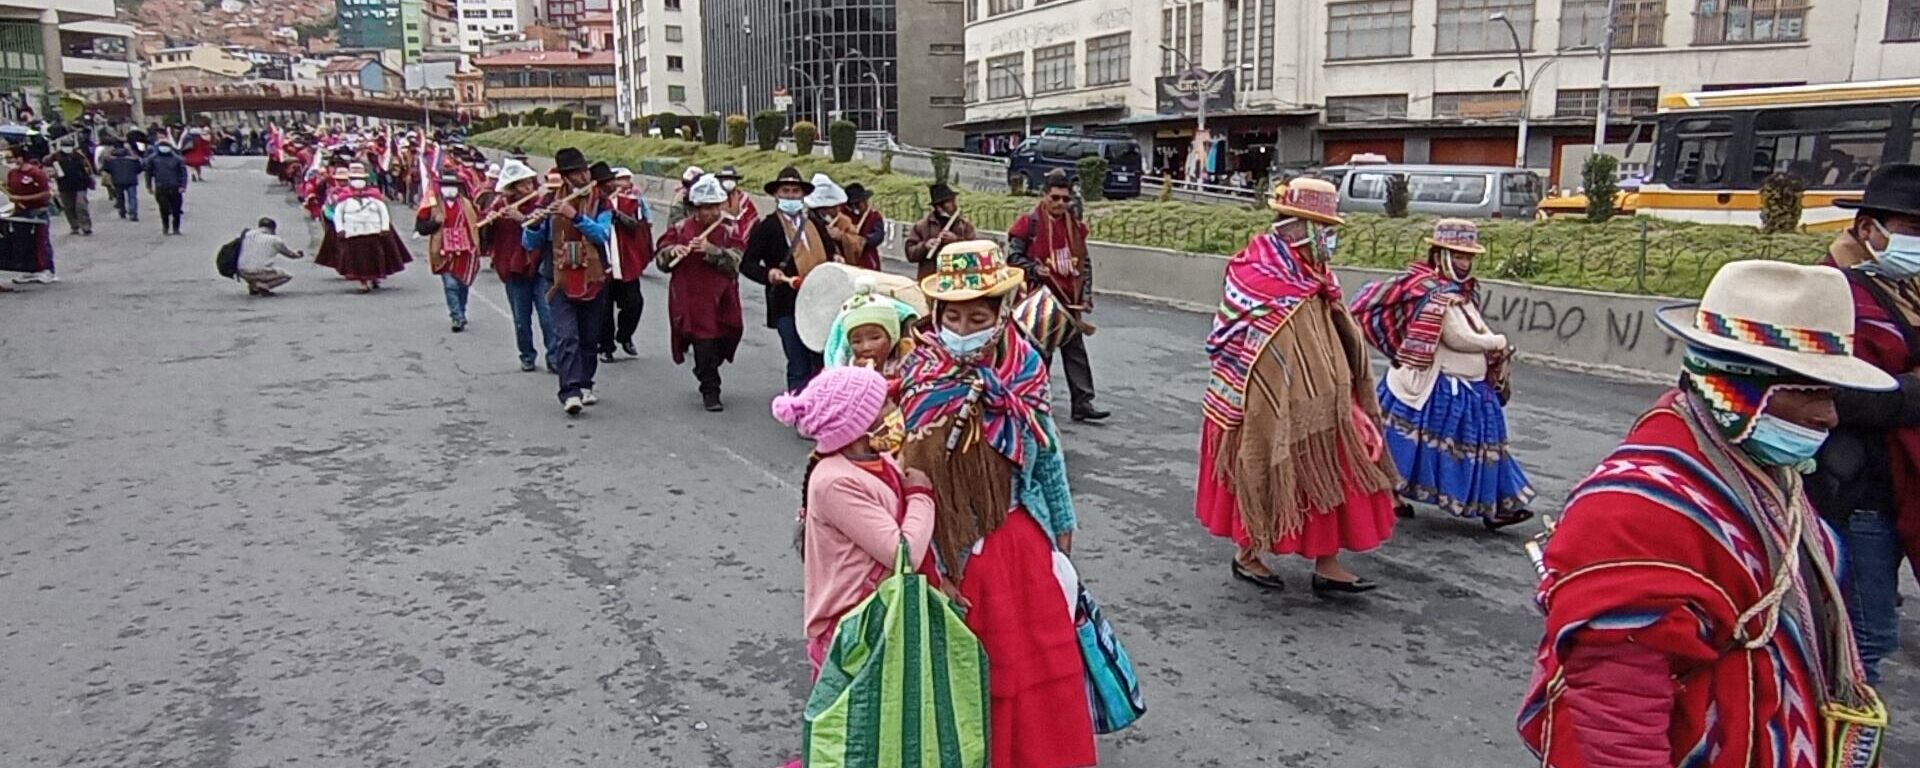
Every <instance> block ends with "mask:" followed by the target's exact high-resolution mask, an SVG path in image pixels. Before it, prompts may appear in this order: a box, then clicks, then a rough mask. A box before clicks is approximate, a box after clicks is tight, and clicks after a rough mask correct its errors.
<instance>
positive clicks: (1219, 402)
mask: <svg viewBox="0 0 1920 768" xmlns="http://www.w3.org/2000/svg"><path fill="white" fill-rule="evenodd" d="M1305 263H1306V258H1305V256H1304V255H1302V254H1294V253H1291V249H1290V248H1289V247H1288V246H1287V245H1286V244H1285V243H1282V242H1280V238H1279V237H1277V236H1275V235H1274V234H1273V233H1272V232H1268V233H1265V234H1262V235H1260V236H1258V237H1255V238H1254V239H1253V240H1252V241H1251V242H1249V243H1247V247H1246V248H1243V249H1241V250H1240V252H1239V253H1237V254H1234V257H1233V259H1232V260H1230V261H1228V262H1227V275H1226V290H1225V293H1224V294H1223V295H1222V296H1221V299H1220V308H1219V309H1218V310H1217V311H1216V312H1215V314H1214V317H1213V332H1212V333H1210V334H1208V335H1207V357H1208V358H1210V359H1211V360H1212V371H1211V373H1210V374H1209V379H1208V382H1207V395H1206V399H1205V408H1206V414H1207V420H1209V421H1212V422H1213V423H1214V424H1217V425H1219V426H1220V427H1221V428H1222V429H1227V430H1232V429H1238V428H1239V426H1240V424H1241V422H1243V421H1245V420H1246V405H1247V378H1248V376H1249V375H1251V373H1252V372H1253V363H1254V361H1255V360H1258V359H1260V353H1261V351H1262V350H1264V349H1266V346H1267V342H1268V341H1271V340H1272V339H1273V334H1274V332H1275V331H1277V330H1279V328H1280V326H1282V325H1285V324H1286V322H1287V319H1288V318H1290V317H1292V316H1293V313H1294V311H1295V310H1298V309H1299V308H1300V305H1301V303H1302V302H1304V301H1306V300H1307V298H1308V297H1310V296H1315V295H1319V296H1325V297H1326V298H1327V299H1328V300H1329V301H1332V302H1336V303H1337V302H1339V301H1340V284H1339V283H1336V282H1334V281H1333V279H1332V277H1331V276H1330V275H1325V274H1314V273H1312V272H1309V271H1308V269H1310V268H1307V267H1303V266H1301V265H1302V264H1305Z"/></svg>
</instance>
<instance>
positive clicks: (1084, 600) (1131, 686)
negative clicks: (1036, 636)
mask: <svg viewBox="0 0 1920 768" xmlns="http://www.w3.org/2000/svg"><path fill="white" fill-rule="evenodd" d="M1075 619H1076V624H1075V629H1077V630H1078V631H1079V633H1080V658H1081V659H1082V660H1083V661H1085V662H1086V665H1087V702H1088V704H1090V705H1092V707H1093V732H1094V733H1113V732H1115V731H1119V730H1121V729H1123V728H1126V727H1127V726H1129V725H1133V723H1134V721H1136V720H1139V719H1140V716H1141V715H1144V714H1146V713H1147V700H1146V699H1145V698H1144V697H1142V696H1141V695H1140V676H1139V675H1137V674H1135V673H1134V671H1133V658H1132V657H1130V656H1128V655H1127V649H1125V648H1122V647H1120V639H1119V638H1117V637H1115V636H1114V634H1113V625H1112V624H1108V623H1107V618H1106V616H1103V615H1101V613H1100V604H1099V603H1096V602H1094V601H1093V595H1092V594H1091V593H1089V592H1087V588H1086V587H1085V586H1084V585H1082V586H1081V587H1080V600H1079V609H1078V610H1077V611H1076V612H1075Z"/></svg>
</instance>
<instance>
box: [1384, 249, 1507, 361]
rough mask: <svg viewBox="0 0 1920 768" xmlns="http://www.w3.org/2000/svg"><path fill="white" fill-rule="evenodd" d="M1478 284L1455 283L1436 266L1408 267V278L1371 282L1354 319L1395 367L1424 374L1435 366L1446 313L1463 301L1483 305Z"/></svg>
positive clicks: (1468, 281)
mask: <svg viewBox="0 0 1920 768" xmlns="http://www.w3.org/2000/svg"><path fill="white" fill-rule="evenodd" d="M1479 292H1480V291H1479V285H1478V283H1477V282H1476V281H1474V280H1473V279H1472V278H1468V279H1466V280H1454V279H1452V278H1449V277H1447V276H1445V275H1442V274H1440V271H1439V270H1437V269H1435V268H1434V267H1433V265H1432V264H1428V263H1426V262H1416V263H1414V264H1411V265H1408V267H1407V272H1406V274H1403V275H1401V276H1399V277H1395V278H1393V279H1391V280H1379V281H1375V282H1371V283H1367V284H1366V286H1364V287H1362V288H1361V289H1360V294H1359V295H1358V296H1355V297H1354V300H1353V316H1354V319H1356V320H1359V321H1360V331H1361V333H1363V334H1364V335H1365V336H1366V337H1367V343H1368V344H1370V345H1372V346H1373V348H1374V349H1376V350H1379V351H1380V354H1382V355H1386V356H1387V359H1388V360H1390V361H1392V362H1393V364H1394V365H1397V366H1400V367H1402V368H1412V369H1416V370H1425V369H1427V368H1431V367H1433V355H1434V353H1435V352H1436V351H1438V350H1439V349H1440V324H1441V321H1442V320H1443V319H1445V318H1446V315H1447V310H1448V309H1450V308H1452V307H1454V306H1455V305H1458V304H1461V303H1468V302H1470V303H1473V304H1475V305H1478V304H1479Z"/></svg>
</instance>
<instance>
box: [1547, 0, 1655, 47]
mask: <svg viewBox="0 0 1920 768" xmlns="http://www.w3.org/2000/svg"><path fill="white" fill-rule="evenodd" d="M1563 2H1564V3H1565V5H1562V6H1561V7H1560V49H1561V50H1566V49H1568V48H1578V47H1581V46H1593V47H1595V48H1598V47H1600V36H1601V35H1604V34H1606V33H1607V0H1563ZM1613 2H1615V3H1618V6H1617V10H1616V11H1615V14H1616V15H1615V16H1614V28H1613V47H1615V48H1658V47H1660V41H1661V29H1662V28H1664V27H1665V26H1666V25H1667V0H1613Z"/></svg>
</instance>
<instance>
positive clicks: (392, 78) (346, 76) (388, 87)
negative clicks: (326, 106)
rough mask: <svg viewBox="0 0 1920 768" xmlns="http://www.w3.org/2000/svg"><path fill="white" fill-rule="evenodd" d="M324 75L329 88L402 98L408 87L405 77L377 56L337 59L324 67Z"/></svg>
mask: <svg viewBox="0 0 1920 768" xmlns="http://www.w3.org/2000/svg"><path fill="white" fill-rule="evenodd" d="M320 76H321V78H322V80H323V82H324V83H325V84H326V86H327V87H328V88H338V89H342V90H349V91H360V92H362V93H367V94H373V95H378V96H394V95H398V94H399V93H401V92H402V91H405V90H406V87H407V81H406V78H405V76H403V75H402V74H401V73H400V72H399V71H398V70H395V69H394V68H393V67H390V66H388V65H387V64H386V63H384V62H382V61H381V60H380V59H379V58H377V57H373V56H353V57H346V58H339V59H334V60H333V61H329V62H327V65H326V66H324V67H321V69H320Z"/></svg>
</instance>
